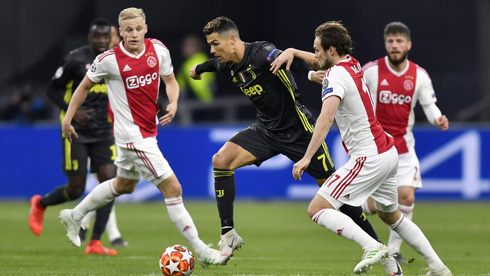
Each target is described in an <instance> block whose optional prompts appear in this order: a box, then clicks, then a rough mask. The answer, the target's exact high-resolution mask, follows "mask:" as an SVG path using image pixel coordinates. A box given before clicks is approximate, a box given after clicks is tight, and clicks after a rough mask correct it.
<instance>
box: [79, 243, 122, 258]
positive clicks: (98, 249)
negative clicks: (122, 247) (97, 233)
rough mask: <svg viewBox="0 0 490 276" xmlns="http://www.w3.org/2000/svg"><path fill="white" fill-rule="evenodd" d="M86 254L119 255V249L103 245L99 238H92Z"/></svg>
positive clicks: (86, 248)
mask: <svg viewBox="0 0 490 276" xmlns="http://www.w3.org/2000/svg"><path fill="white" fill-rule="evenodd" d="M85 254H96V255H117V251H116V250H115V249H109V248H107V247H105V246H103V245H102V244H101V243H100V241H99V240H91V241H90V243H89V244H88V245H87V247H85Z"/></svg>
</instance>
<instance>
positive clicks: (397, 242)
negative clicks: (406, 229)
mask: <svg viewBox="0 0 490 276" xmlns="http://www.w3.org/2000/svg"><path fill="white" fill-rule="evenodd" d="M414 206H415V204H412V205H411V206H406V205H401V204H398V208H399V209H400V212H401V213H402V215H403V216H404V217H405V218H407V219H409V220H412V216H413V208H414ZM402 242H403V239H402V237H400V235H398V233H396V232H395V231H393V230H390V237H389V239H388V249H389V250H390V253H391V254H394V253H400V247H401V246H402Z"/></svg>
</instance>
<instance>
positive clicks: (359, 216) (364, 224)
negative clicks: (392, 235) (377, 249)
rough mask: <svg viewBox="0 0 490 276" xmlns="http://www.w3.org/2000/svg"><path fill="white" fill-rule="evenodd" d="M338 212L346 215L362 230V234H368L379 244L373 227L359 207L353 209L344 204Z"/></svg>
mask: <svg viewBox="0 0 490 276" xmlns="http://www.w3.org/2000/svg"><path fill="white" fill-rule="evenodd" d="M340 211H341V212H342V213H344V214H346V215H348V216H349V217H350V218H351V219H352V220H353V221H354V222H355V223H356V224H357V225H359V227H361V228H362V230H364V232H366V233H368V235H369V236H371V237H372V238H373V239H375V240H377V241H378V242H381V239H380V238H379V237H378V235H377V234H376V231H374V229H373V226H372V225H371V223H370V222H369V220H368V219H367V217H366V215H365V214H364V212H363V211H362V207H361V206H357V207H354V206H350V205H347V204H344V205H342V207H340ZM381 243H382V242H381Z"/></svg>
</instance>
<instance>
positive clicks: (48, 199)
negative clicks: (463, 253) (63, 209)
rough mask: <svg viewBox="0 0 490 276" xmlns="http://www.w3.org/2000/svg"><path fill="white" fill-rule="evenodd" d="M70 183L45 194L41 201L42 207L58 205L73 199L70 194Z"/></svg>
mask: <svg viewBox="0 0 490 276" xmlns="http://www.w3.org/2000/svg"><path fill="white" fill-rule="evenodd" d="M67 188H68V185H63V186H59V187H58V188H56V189H54V191H52V192H51V193H49V194H47V195H45V196H43V197H42V198H41V200H40V201H39V204H41V206H42V207H48V206H51V205H57V204H60V203H63V202H67V201H71V200H72V199H71V198H70V196H68V190H67Z"/></svg>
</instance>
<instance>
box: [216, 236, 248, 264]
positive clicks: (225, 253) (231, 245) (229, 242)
mask: <svg viewBox="0 0 490 276" xmlns="http://www.w3.org/2000/svg"><path fill="white" fill-rule="evenodd" d="M243 244H244V242H243V239H242V237H240V236H238V234H237V232H236V231H235V229H231V230H230V231H228V232H227V233H226V234H224V235H221V240H220V241H219V243H218V248H219V250H220V251H221V258H220V263H221V264H222V265H225V264H226V263H227V262H228V261H229V260H230V258H231V256H233V251H235V250H238V249H240V248H241V247H242V245H243Z"/></svg>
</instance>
